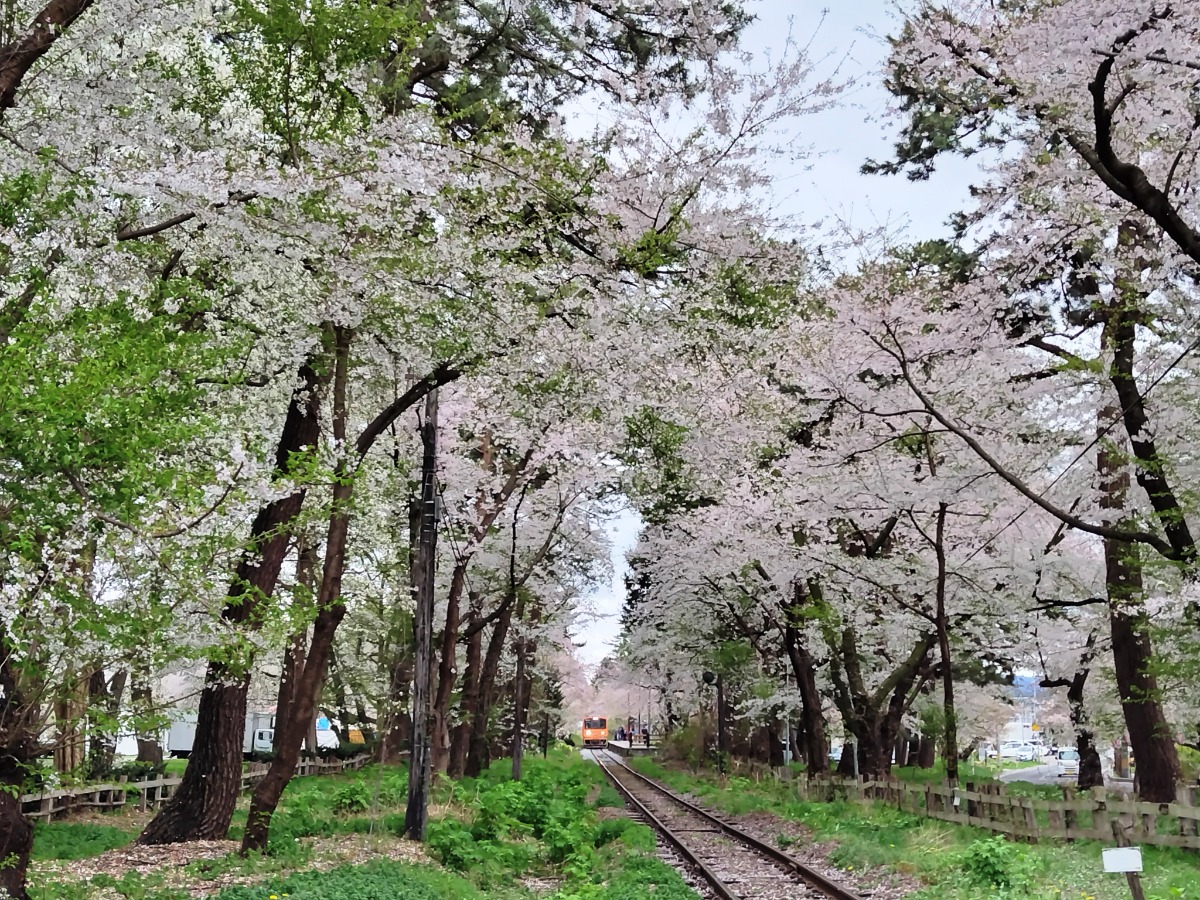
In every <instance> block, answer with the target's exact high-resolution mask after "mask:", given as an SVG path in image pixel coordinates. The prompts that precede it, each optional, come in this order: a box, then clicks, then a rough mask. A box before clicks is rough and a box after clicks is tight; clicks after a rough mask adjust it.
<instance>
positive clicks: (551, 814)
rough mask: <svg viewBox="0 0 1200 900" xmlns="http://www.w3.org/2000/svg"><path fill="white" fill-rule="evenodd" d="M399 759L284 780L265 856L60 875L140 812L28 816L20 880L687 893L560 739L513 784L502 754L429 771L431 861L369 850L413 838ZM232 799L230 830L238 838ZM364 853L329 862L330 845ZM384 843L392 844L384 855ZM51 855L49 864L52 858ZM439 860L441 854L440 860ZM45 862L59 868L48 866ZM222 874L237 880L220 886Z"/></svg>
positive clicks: (538, 893) (179, 896)
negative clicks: (36, 819) (26, 862)
mask: <svg viewBox="0 0 1200 900" xmlns="http://www.w3.org/2000/svg"><path fill="white" fill-rule="evenodd" d="M407 779H408V776H407V773H406V771H405V770H404V769H403V768H384V767H371V768H368V769H364V770H362V771H359V772H355V773H351V774H347V775H341V776H328V777H313V778H304V779H297V780H296V781H294V782H293V783H292V784H291V785H290V786H289V787H288V790H287V792H286V793H285V795H284V799H283V802H282V803H281V804H280V808H279V812H278V813H277V814H276V817H275V821H274V824H273V827H272V841H271V855H270V856H269V857H265V858H264V857H257V858H251V859H248V860H242V859H240V858H238V857H236V856H235V855H233V854H230V855H229V856H226V857H221V858H218V859H213V860H201V861H196V862H192V863H189V864H187V865H185V866H182V867H170V866H168V867H166V868H164V869H162V870H158V871H154V872H150V873H148V874H145V875H139V874H138V873H137V872H129V873H125V874H122V875H119V876H113V875H108V874H99V875H95V876H93V877H92V878H90V879H87V880H84V879H80V878H78V877H72V872H71V868H72V866H73V865H75V864H73V863H72V862H70V861H73V860H74V861H79V860H87V859H88V858H90V857H94V856H97V855H99V854H101V853H104V852H105V851H107V850H113V849H118V848H121V847H124V846H126V845H128V844H130V843H132V841H133V840H134V838H135V837H136V835H137V832H138V830H139V828H140V827H141V824H142V823H143V822H144V817H143V818H139V817H138V816H136V815H132V814H123V813H116V814H112V815H106V816H101V817H92V818H90V819H89V820H87V821H82V822H81V821H76V822H71V821H66V822H54V823H50V824H43V825H39V826H38V829H37V837H36V840H35V844H34V858H35V860H36V861H38V863H39V865H38V866H37V867H36V871H35V873H34V877H33V878H32V879H31V893H32V896H33V898H34V900H98V898H101V897H109V898H111V897H123V898H127V900H184V898H190V897H191V896H192V894H191V891H192V890H195V889H197V888H201V889H203V888H206V887H207V888H209V889H211V891H212V894H211V896H212V897H214V898H215V900H268V898H270V897H271V896H274V897H276V898H283V897H285V896H286V897H288V900H476V898H479V900H482V898H488V900H530V898H534V897H542V898H547V900H600V898H602V897H603V898H605V900H641V898H643V897H645V896H647V892H648V891H649V892H652V893H653V896H654V897H655V898H657V900H695V896H696V895H695V894H694V893H693V892H692V891H691V890H690V889H689V888H687V886H686V885H685V884H684V883H683V881H682V879H681V878H680V877H679V875H678V874H677V873H676V872H675V871H674V870H673V869H671V868H669V867H668V866H666V865H664V864H663V863H661V862H660V861H659V860H658V859H657V858H656V856H655V855H654V839H653V836H652V834H651V833H650V831H649V829H647V828H645V827H644V826H641V825H637V824H635V823H633V822H631V821H630V820H628V819H626V818H623V817H603V816H601V814H600V810H601V809H602V808H603V807H605V806H620V805H621V803H620V799H619V798H618V797H617V796H616V794H615V793H614V792H613V791H612V790H611V789H609V788H607V787H606V786H605V785H603V783H602V776H601V774H600V772H599V770H598V769H597V767H596V766H594V765H592V764H590V763H585V762H583V761H581V760H580V759H579V757H578V754H577V753H576V752H572V751H569V750H561V751H556V752H553V753H551V755H550V758H549V759H547V760H544V761H543V760H542V759H540V758H531V759H529V760H527V762H526V769H525V777H524V778H523V780H522V781H521V782H519V783H514V782H511V781H509V780H508V762H507V761H505V760H502V761H500V762H498V763H497V764H496V765H495V766H493V767H492V768H491V769H489V770H488V771H487V772H485V773H484V774H483V776H482V777H481V778H479V779H465V780H463V781H461V782H458V783H454V784H451V783H447V782H442V783H440V784H439V785H438V787H437V789H436V791H435V794H434V804H433V806H432V807H431V824H430V829H429V839H428V842H427V849H428V851H429V854H430V855H431V856H432V858H433V860H436V863H434V862H430V861H427V860H426V861H419V862H417V863H414V862H412V861H411V860H394V859H387V858H382V857H386V856H387V855H388V854H389V852H392V851H394V850H396V849H398V848H399V849H402V850H403V851H404V853H406V854H408V855H410V856H411V855H412V849H411V847H409V846H408V845H404V844H402V843H401V842H400V840H399V837H398V835H399V833H400V831H401V830H402V828H403V822H404V805H405V802H406V799H407ZM245 817H246V813H245V802H244V801H243V803H242V808H241V809H239V811H238V813H237V815H236V817H235V819H234V825H233V828H232V829H231V832H230V838H231V839H234V840H236V839H238V838H240V836H241V832H242V829H243V827H244V825H245ZM350 844H353V845H354V846H356V847H359V848H361V851H362V852H360V853H357V856H356V861H357V858H364V859H365V858H369V857H380V858H375V859H372V860H371V861H370V862H365V863H363V864H351V865H346V864H338V860H339V859H344V858H345V856H346V855H347V854H345V853H339V849H340V848H341V847H342V846H343V845H350ZM393 855H395V854H393ZM53 861H57V862H53ZM439 864H440V865H439ZM52 869H57V870H58V871H51V870H52ZM230 881H240V882H243V883H238V884H233V885H231V886H226V887H219V886H220V885H227V884H229V882H230Z"/></svg>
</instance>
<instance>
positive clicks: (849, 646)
mask: <svg viewBox="0 0 1200 900" xmlns="http://www.w3.org/2000/svg"><path fill="white" fill-rule="evenodd" d="M826 641H827V643H828V644H829V646H830V650H831V651H832V652H831V654H830V660H831V667H830V675H831V677H832V680H833V684H834V699H835V701H836V702H837V705H838V709H839V711H840V712H841V714H842V721H843V723H844V725H845V727H846V729H847V730H848V731H849V732H850V733H851V734H853V735H854V738H855V743H856V745H857V748H858V754H857V755H858V768H859V774H860V775H865V776H867V777H870V778H876V777H879V776H881V775H884V774H886V773H888V772H890V771H891V767H892V747H893V745H894V744H895V742H896V735H897V734H899V732H900V726H901V724H902V722H903V720H904V714H905V712H906V711H907V710H908V708H909V706H910V705H911V704H912V702H913V700H914V699H915V698H916V696H917V695H918V694H919V693H920V691H921V690H922V688H923V687H924V686H925V685H926V684H927V683H928V680H929V678H930V666H929V651H930V648H931V647H932V646H933V645H934V644H935V643H936V642H937V638H936V635H934V634H925V635H922V636H921V637H920V638H919V639H918V640H917V643H916V644H915V645H914V646H913V649H912V650H911V651H910V653H909V655H908V657H907V658H906V659H905V660H904V662H902V663H901V664H900V665H899V666H897V667H896V668H895V669H894V670H893V671H892V672H891V673H890V674H889V675H888V677H887V678H885V679H884V681H883V683H882V684H881V685H880V686H879V687H878V688H876V689H875V690H874V691H869V690H868V689H867V687H866V683H865V681H864V678H863V673H862V665H861V660H860V658H859V651H858V637H857V633H856V632H855V630H854V628H853V627H852V626H846V627H844V628H843V629H842V631H841V632H840V634H839V633H837V632H835V631H834V630H832V629H828V630H827V631H826ZM845 756H846V754H845V753H843V754H842V757H843V763H842V764H839V766H838V772H839V773H844V772H845V771H846V767H845Z"/></svg>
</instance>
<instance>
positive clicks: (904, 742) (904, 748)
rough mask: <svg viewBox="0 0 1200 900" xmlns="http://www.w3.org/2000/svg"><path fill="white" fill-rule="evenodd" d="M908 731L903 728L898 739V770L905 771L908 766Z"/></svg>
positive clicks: (896, 763)
mask: <svg viewBox="0 0 1200 900" xmlns="http://www.w3.org/2000/svg"><path fill="white" fill-rule="evenodd" d="M908 741H909V736H908V729H907V728H901V729H900V736H899V737H898V738H896V762H895V766H896V767H897V768H900V769H903V768H904V767H905V766H907V765H908Z"/></svg>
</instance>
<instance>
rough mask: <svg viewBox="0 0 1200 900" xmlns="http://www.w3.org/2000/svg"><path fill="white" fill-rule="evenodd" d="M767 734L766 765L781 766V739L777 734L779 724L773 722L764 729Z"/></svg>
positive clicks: (782, 762)
mask: <svg viewBox="0 0 1200 900" xmlns="http://www.w3.org/2000/svg"><path fill="white" fill-rule="evenodd" d="M766 732H767V765H769V766H776V767H778V766H782V765H783V764H784V761H783V738H782V736H781V735H780V733H779V723H778V722H777V721H775V720H772V721H771V724H770V725H768V726H767V728H766Z"/></svg>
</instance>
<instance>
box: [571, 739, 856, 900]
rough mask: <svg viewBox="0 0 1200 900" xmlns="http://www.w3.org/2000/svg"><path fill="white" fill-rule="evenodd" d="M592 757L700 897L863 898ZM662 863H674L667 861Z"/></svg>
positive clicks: (604, 755) (617, 765) (606, 757)
mask: <svg viewBox="0 0 1200 900" xmlns="http://www.w3.org/2000/svg"><path fill="white" fill-rule="evenodd" d="M592 755H593V758H594V759H595V760H596V762H597V763H598V764H599V765H600V768H601V769H602V770H603V771H604V773H605V774H606V775H607V776H608V778H609V780H610V781H612V782H613V784H614V785H615V786H616V788H617V790H618V791H619V792H620V793H621V795H622V796H623V797H624V798H625V800H626V801H627V803H628V804H629V806H630V808H631V809H632V810H633V812H634V814H635V816H636V817H637V818H639V819H641V820H642V821H644V822H645V824H647V825H649V826H650V827H651V828H652V829H654V830H655V831H656V832H657V833H658V834H659V835H660V836H661V838H662V839H663V841H664V842H665V845H666V847H667V848H669V849H670V850H671V851H672V853H674V854H677V855H678V856H679V857H682V859H683V860H685V861H686V863H687V866H686V867H685V869H684V871H685V872H689V870H690V874H691V875H692V877H690V878H686V880H687V881H688V882H689V884H691V886H692V887H693V888H695V889H696V890H698V891H699V892H700V893H701V894H702V895H705V896H708V897H714V898H717V900H865V898H864V896H863V895H861V894H856V893H854V892H853V891H851V890H849V889H848V888H845V887H843V886H842V885H839V884H837V883H836V882H833V881H830V880H829V879H828V878H826V877H825V876H824V875H822V874H821V873H819V872H817V871H815V870H813V869H811V868H809V867H808V866H806V865H805V864H804V863H802V862H800V861H799V860H797V859H794V858H793V857H791V856H789V855H788V854H786V853H784V852H783V851H782V850H779V849H777V848H775V847H772V846H771V845H770V844H767V843H765V842H763V841H760V840H759V839H757V838H755V837H753V836H751V835H749V834H746V833H745V832H744V831H742V830H740V829H738V828H736V827H734V826H733V825H730V824H729V823H728V822H725V821H722V820H721V819H719V818H717V817H716V816H714V815H713V814H712V813H710V812H708V811H707V810H704V809H701V808H700V807H698V806H696V805H695V804H693V803H689V802H688V801H687V800H684V799H683V798H682V797H680V796H679V795H678V794H675V793H674V792H673V791H670V790H668V789H667V788H665V787H663V786H662V785H660V784H659V783H658V782H656V781H652V780H651V779H649V778H646V777H645V776H644V775H642V774H641V773H639V772H635V771H634V770H633V769H631V768H629V767H628V766H626V765H625V764H624V763H622V762H621V761H620V760H619V759H618V758H617V757H615V756H613V755H612V754H611V753H609V752H607V751H604V750H597V751H593V754H592ZM666 861H667V862H670V863H672V864H674V861H673V860H672V859H671V858H670V857H667V859H666ZM676 867H677V868H680V867H679V866H678V865H676ZM697 880H700V881H702V882H703V883H702V884H697V883H696V881H697Z"/></svg>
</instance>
